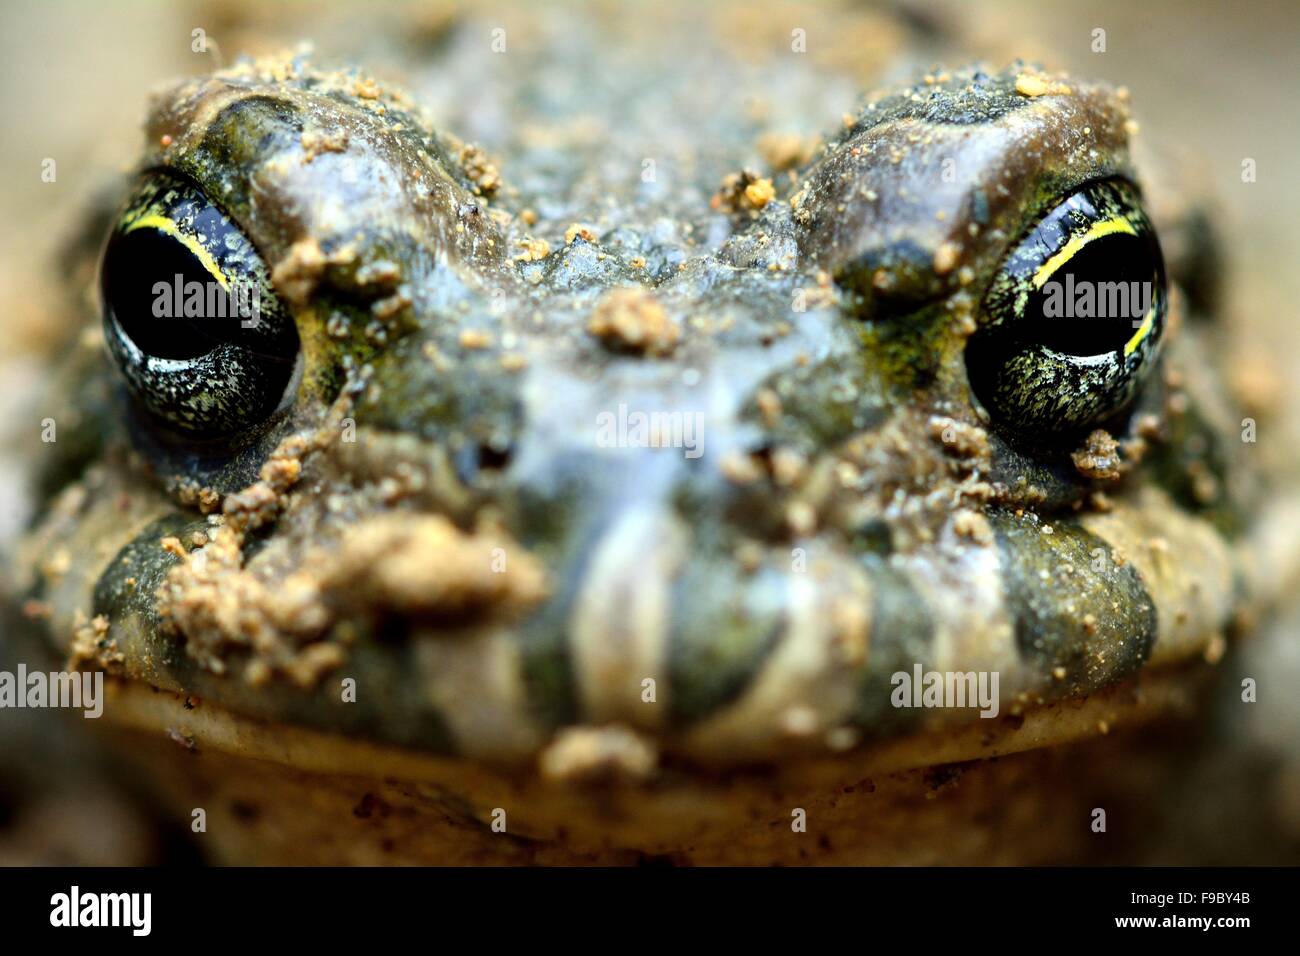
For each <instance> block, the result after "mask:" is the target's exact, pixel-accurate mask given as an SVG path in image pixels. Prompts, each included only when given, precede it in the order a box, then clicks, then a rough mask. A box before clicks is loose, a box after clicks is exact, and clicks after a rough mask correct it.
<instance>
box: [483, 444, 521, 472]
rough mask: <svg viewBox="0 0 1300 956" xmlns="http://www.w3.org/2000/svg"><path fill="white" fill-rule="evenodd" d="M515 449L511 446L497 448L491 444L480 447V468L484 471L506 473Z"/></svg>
mask: <svg viewBox="0 0 1300 956" xmlns="http://www.w3.org/2000/svg"><path fill="white" fill-rule="evenodd" d="M513 452H514V449H513V448H511V447H510V446H509V445H505V446H503V447H501V448H497V447H495V446H493V445H491V444H486V443H484V444H480V445H479V446H478V467H479V469H480V470H484V471H504V470H505V469H506V467H507V466H508V465H509V464H510V459H511V456H512V454H513Z"/></svg>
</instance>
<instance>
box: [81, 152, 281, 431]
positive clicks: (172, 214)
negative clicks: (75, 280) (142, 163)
mask: <svg viewBox="0 0 1300 956" xmlns="http://www.w3.org/2000/svg"><path fill="white" fill-rule="evenodd" d="M100 291H101V293H102V297H103V304H104V333H105V337H106V339H107V340H108V347H109V351H110V353H111V354H112V356H113V359H114V361H115V362H116V363H117V366H118V368H119V369H120V370H121V372H122V375H123V377H124V378H125V379H126V382H127V386H128V388H129V390H130V392H131V394H132V395H133V396H134V397H135V399H136V400H137V401H138V402H139V403H140V404H141V405H142V406H144V408H145V409H146V410H147V411H148V412H149V413H151V414H152V415H153V416H154V417H155V418H157V419H159V420H161V421H162V422H164V423H165V424H168V425H170V426H172V427H173V428H175V429H177V430H178V431H180V432H182V433H184V434H186V435H188V436H190V437H193V438H220V437H226V436H230V435H233V434H235V433H236V432H239V431H242V430H244V429H246V428H249V427H250V426H253V425H256V424H258V423H260V422H261V421H263V420H264V419H266V418H267V417H268V416H270V415H271V414H272V413H273V412H274V411H275V410H276V409H277V407H278V406H279V405H280V404H281V402H282V401H284V400H285V399H286V398H287V396H288V394H289V391H290V385H291V383H292V382H293V381H294V380H295V378H296V370H297V367H298V364H299V354H298V353H299V349H298V332H297V329H296V328H295V327H294V323H293V320H292V318H291V316H290V315H289V314H288V312H287V311H286V310H285V308H284V307H283V305H282V304H281V302H280V300H279V299H278V298H277V297H276V295H275V293H274V291H273V290H272V287H271V281H270V276H269V274H268V272H267V269H266V265H265V263H264V262H263V261H262V258H261V256H259V255H258V253H257V250H256V249H255V248H254V247H253V244H252V243H251V242H250V241H249V239H248V237H247V236H245V235H244V233H243V232H242V231H240V229H239V227H238V226H236V225H235V224H234V222H232V221H231V219H230V218H229V217H228V216H227V215H226V214H225V213H224V212H223V211H222V210H221V209H219V208H218V207H217V206H216V205H215V204H214V203H212V202H211V201H210V200H209V199H208V198H207V196H206V195H205V194H204V193H203V192H202V190H200V189H199V188H198V187H197V186H195V185H193V184H192V183H190V182H188V181H186V180H183V179H180V178H178V177H175V176H172V175H170V174H166V173H160V172H155V173H151V174H149V175H148V176H146V178H145V180H144V181H143V183H142V184H141V186H140V187H139V189H138V190H137V191H136V193H135V194H134V195H133V197H132V198H131V200H130V201H129V202H128V203H127V206H126V209H125V211H124V212H123V214H122V215H121V217H120V218H119V219H118V221H117V223H116V225H115V226H114V228H113V232H112V233H111V235H110V236H109V239H108V244H107V246H106V247H105V250H104V258H103V264H102V266H101V270H100Z"/></svg>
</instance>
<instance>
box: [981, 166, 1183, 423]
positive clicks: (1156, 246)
mask: <svg viewBox="0 0 1300 956" xmlns="http://www.w3.org/2000/svg"><path fill="white" fill-rule="evenodd" d="M1166 303H1167V292H1166V289H1165V270H1164V260H1163V258H1162V257H1161V254H1160V243H1159V241H1158V240H1157V239H1156V234H1155V230H1154V229H1153V228H1152V226H1151V222H1150V220H1148V219H1147V216H1146V213H1145V212H1144V211H1143V209H1142V205H1141V202H1140V200H1139V198H1138V194H1137V190H1136V188H1135V187H1134V186H1133V185H1132V184H1131V183H1128V182H1125V181H1123V180H1101V181H1098V182H1094V183H1090V184H1088V185H1086V186H1083V187H1082V188H1080V189H1079V190H1078V191H1076V192H1075V193H1073V194H1072V195H1070V196H1069V197H1068V198H1066V199H1065V200H1064V201H1063V202H1061V203H1060V204H1058V205H1057V206H1056V207H1055V208H1053V209H1052V210H1051V211H1050V212H1048V213H1047V215H1045V216H1044V217H1043V218H1042V219H1040V220H1039V221H1038V222H1037V223H1036V224H1035V225H1034V226H1033V227H1032V228H1030V229H1029V231H1028V232H1027V233H1026V234H1025V236H1024V238H1022V239H1021V240H1020V242H1019V243H1018V244H1017V245H1016V246H1015V248H1014V249H1012V251H1011V253H1010V255H1008V256H1007V258H1006V260H1005V261H1004V262H1003V263H1002V265H1001V267H1000V268H999V270H998V274H997V276H996V277H995V278H994V280H993V282H992V284H991V285H990V287H989V290H988V292H987V293H986V295H985V298H984V303H983V312H984V315H983V322H984V324H983V325H982V326H981V327H980V329H979V330H978V331H977V332H976V333H975V334H974V335H973V336H971V338H970V340H969V341H968V342H967V345H966V370H967V374H968V376H969V379H970V384H971V388H972V390H973V391H974V392H975V395H976V397H977V398H978V399H979V400H980V402H981V403H983V405H984V407H985V408H986V409H987V410H988V411H989V412H990V414H991V415H992V416H993V418H994V419H995V421H996V422H997V424H998V425H999V426H1001V427H1003V428H1005V429H1006V430H1008V431H1010V432H1013V433H1017V434H1019V435H1022V436H1026V437H1033V438H1034V439H1035V440H1040V441H1041V440H1043V438H1044V437H1045V436H1051V435H1053V434H1058V433H1065V434H1067V435H1073V434H1074V433H1075V432H1077V431H1080V430H1084V429H1087V428H1091V427H1094V426H1096V425H1098V424H1100V423H1102V422H1104V421H1105V420H1106V419H1108V418H1109V417H1111V416H1113V415H1115V414H1117V413H1119V412H1120V411H1122V410H1123V409H1124V408H1125V406H1127V405H1128V404H1129V402H1131V401H1132V400H1133V398H1134V396H1135V395H1136V394H1137V392H1138V389H1139V388H1140V387H1141V385H1142V383H1143V381H1145V379H1146V377H1147V376H1148V374H1149V373H1150V372H1151V369H1152V368H1153V367H1154V365H1155V364H1156V356H1157V354H1158V352H1159V349H1160V342H1161V337H1162V335H1163V332H1164V326H1165V310H1166Z"/></svg>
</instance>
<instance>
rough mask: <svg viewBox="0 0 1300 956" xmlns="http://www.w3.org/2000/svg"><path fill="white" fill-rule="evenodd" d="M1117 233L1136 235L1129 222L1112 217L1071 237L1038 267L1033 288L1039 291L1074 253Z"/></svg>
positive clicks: (1101, 220) (1098, 221)
mask: <svg viewBox="0 0 1300 956" xmlns="http://www.w3.org/2000/svg"><path fill="white" fill-rule="evenodd" d="M1117 232H1122V233H1127V234H1128V235H1130V236H1136V235H1137V230H1136V229H1134V228H1133V224H1132V223H1131V222H1129V221H1128V220H1127V219H1125V218H1124V217H1123V216H1112V217H1111V218H1110V219H1099V220H1097V221H1096V222H1094V223H1093V224H1092V225H1091V226H1089V227H1088V231H1087V232H1084V233H1081V234H1079V235H1077V236H1071V237H1070V241H1069V242H1067V243H1066V244H1065V245H1064V246H1062V247H1061V251H1060V252H1058V253H1056V255H1054V256H1052V258H1050V259H1048V260H1047V261H1046V262H1044V263H1043V264H1042V265H1041V266H1039V267H1038V271H1037V272H1035V273H1034V279H1033V283H1034V288H1035V289H1041V288H1042V287H1043V283H1045V282H1046V281H1047V280H1048V279H1050V278H1051V277H1052V273H1054V272H1055V271H1056V270H1057V269H1059V268H1061V266H1063V265H1065V263H1067V262H1069V261H1070V260H1071V259H1073V258H1074V255H1075V253H1077V252H1078V251H1079V250H1080V249H1082V248H1083V247H1084V246H1086V245H1087V244H1088V243H1090V242H1092V240H1094V239H1100V238H1101V237H1102V236H1112V235H1114V234H1115V233H1117Z"/></svg>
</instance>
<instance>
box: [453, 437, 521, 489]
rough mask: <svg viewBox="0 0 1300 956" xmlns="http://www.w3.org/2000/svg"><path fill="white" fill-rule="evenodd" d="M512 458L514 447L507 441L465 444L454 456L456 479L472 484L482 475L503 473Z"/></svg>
mask: <svg viewBox="0 0 1300 956" xmlns="http://www.w3.org/2000/svg"><path fill="white" fill-rule="evenodd" d="M513 458H514V446H513V444H511V443H510V442H508V441H500V442H498V441H496V440H488V441H479V442H467V443H466V444H465V445H464V446H463V447H462V448H461V449H460V450H459V451H458V452H457V453H456V454H455V456H454V458H453V461H454V462H455V467H456V477H457V478H459V479H460V480H461V482H463V483H464V484H467V485H469V484H473V483H474V482H475V481H476V480H477V479H478V477H479V476H480V475H482V474H484V473H495V472H502V471H505V470H506V469H507V468H509V467H510V462H511V461H512V460H513Z"/></svg>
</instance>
